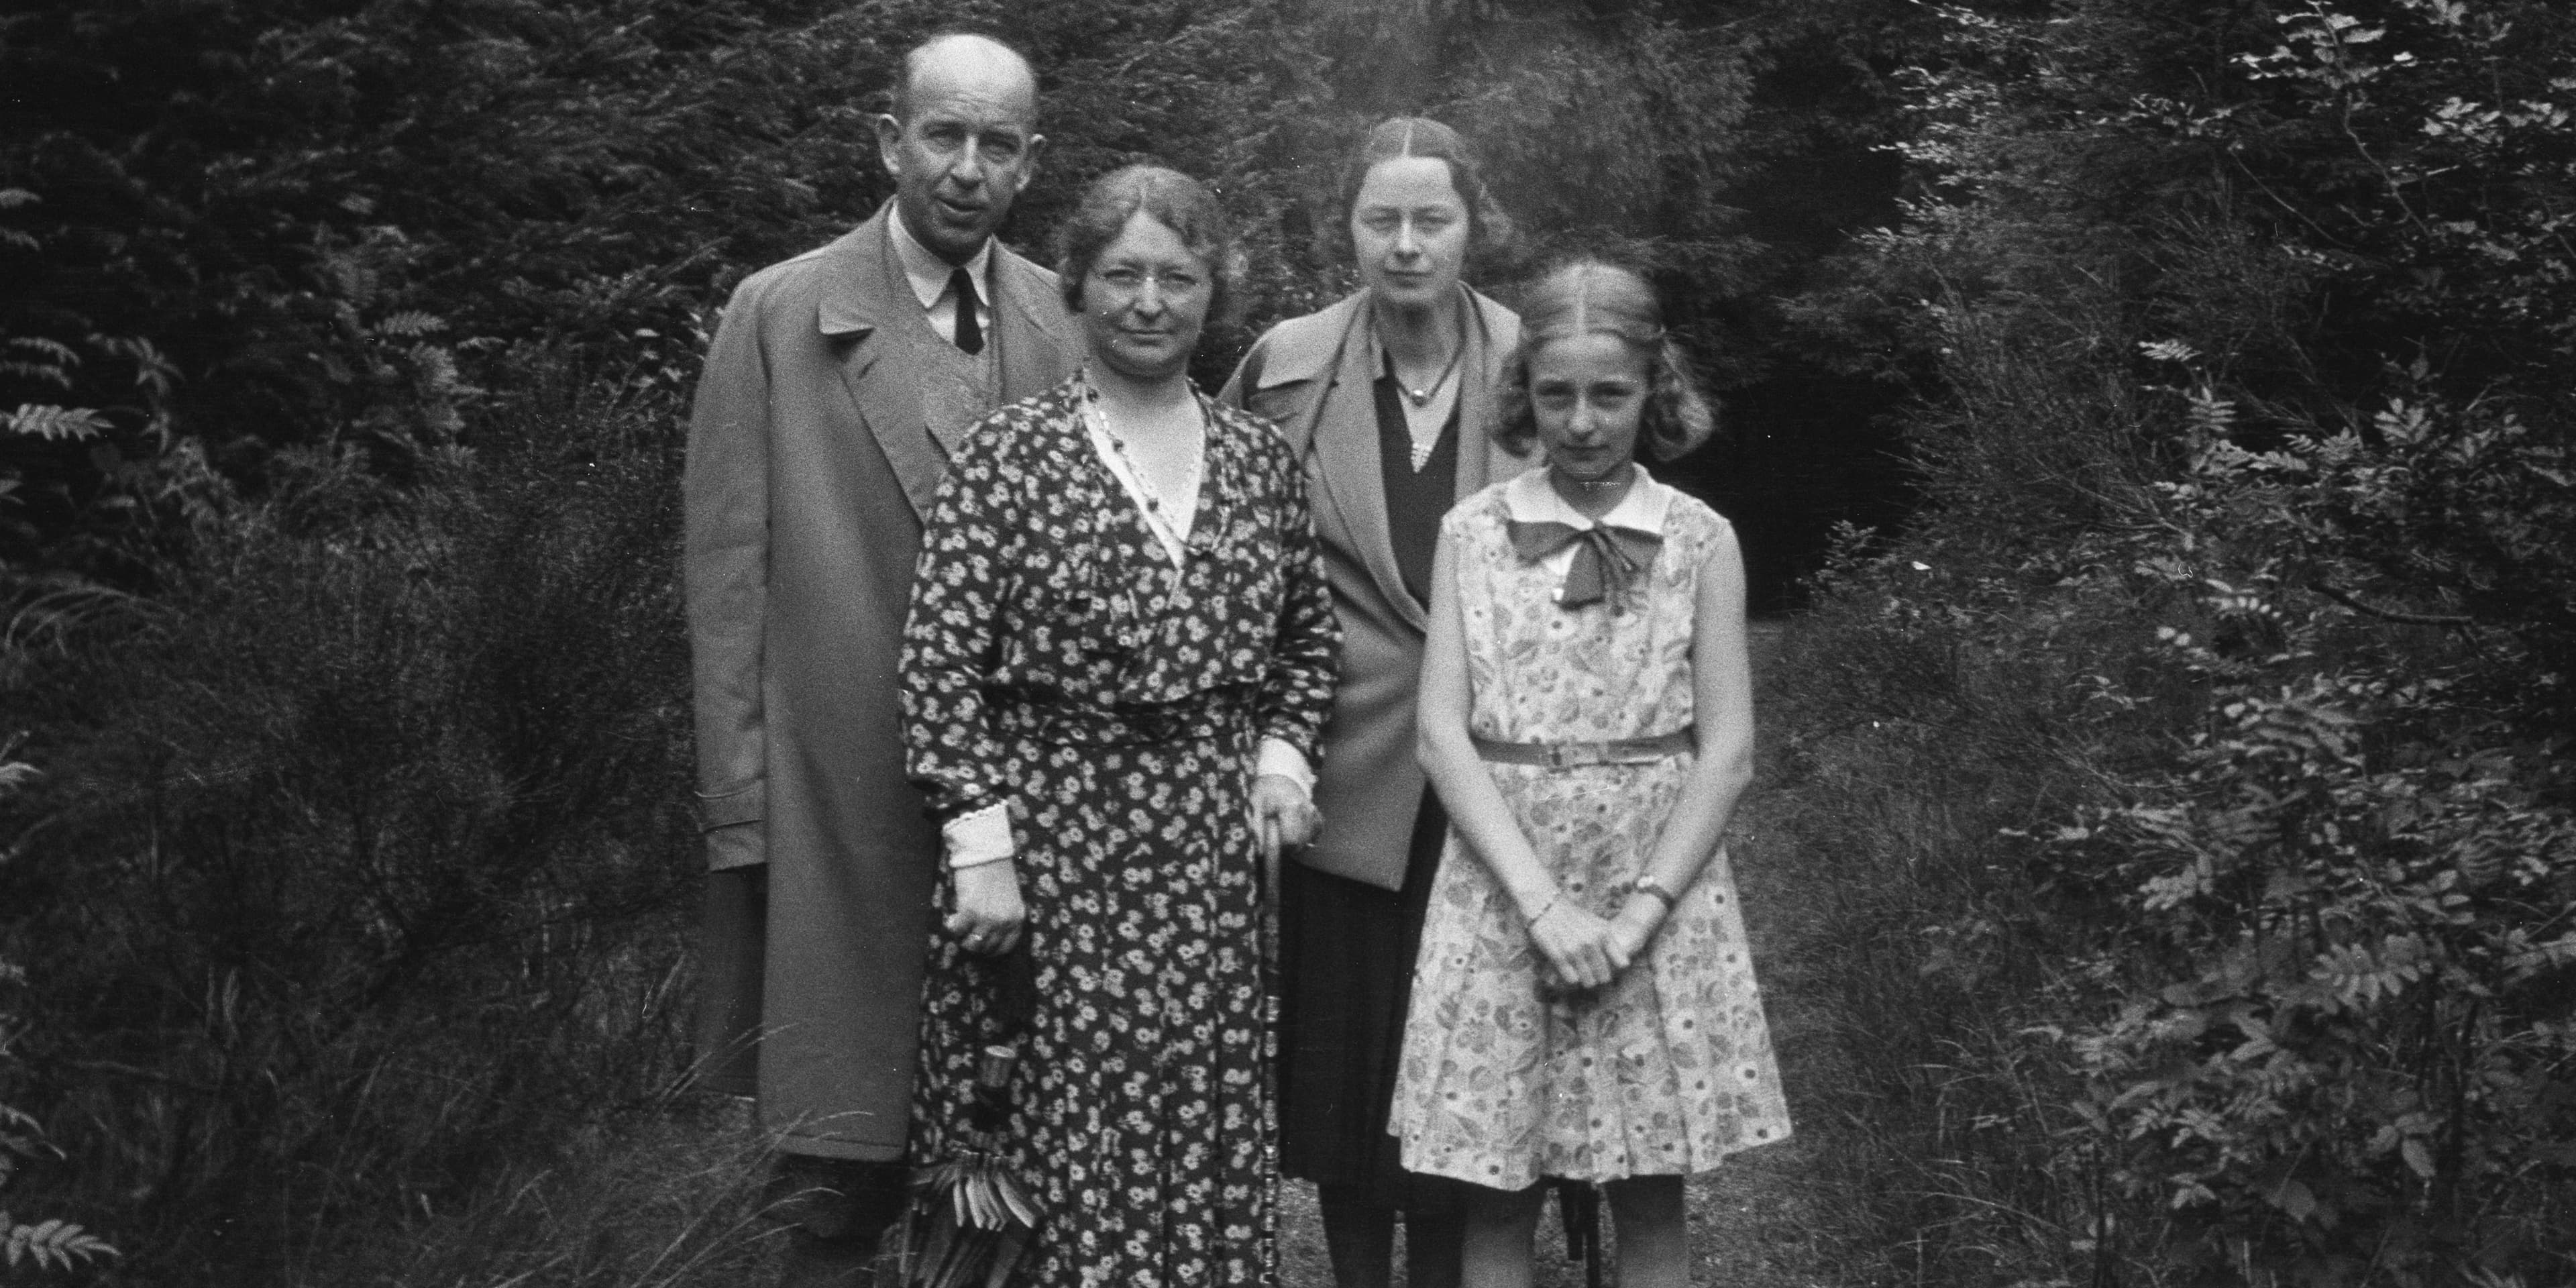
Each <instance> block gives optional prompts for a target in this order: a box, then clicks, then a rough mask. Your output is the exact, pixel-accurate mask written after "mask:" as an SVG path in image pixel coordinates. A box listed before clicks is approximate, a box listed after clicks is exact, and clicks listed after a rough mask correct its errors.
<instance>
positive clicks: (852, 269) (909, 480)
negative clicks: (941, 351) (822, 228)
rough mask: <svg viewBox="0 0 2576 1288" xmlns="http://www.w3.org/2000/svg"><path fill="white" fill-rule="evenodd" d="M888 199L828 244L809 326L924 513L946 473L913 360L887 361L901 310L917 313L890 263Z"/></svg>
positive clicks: (904, 338) (896, 343) (907, 337)
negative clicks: (827, 343)
mask: <svg viewBox="0 0 2576 1288" xmlns="http://www.w3.org/2000/svg"><path fill="white" fill-rule="evenodd" d="M892 210H893V206H892V205H890V204H889V205H885V206H880V207H878V208H877V213H876V216H875V217H874V218H872V219H870V220H868V221H867V222H866V223H864V224H861V225H859V226H858V227H857V228H854V229H852V230H851V231H850V232H849V233H848V234H847V235H846V236H844V237H842V238H841V240H839V241H837V242H834V243H833V244H832V247H831V249H830V250H829V251H827V252H826V254H827V255H829V256H830V260H831V267H830V270H829V273H830V276H829V279H828V281H827V282H826V283H825V285H824V288H823V295H822V301H821V303H820V304H819V305H818V306H817V307H816V310H815V326H816V328H817V329H819V330H821V331H822V333H823V334H824V335H826V336H829V337H831V339H832V340H833V342H834V348H835V349H836V350H837V351H838V353H839V355H840V367H841V387H842V389H844V390H845V391H847V392H848V394H849V396H850V407H851V410H852V411H853V412H855V413H857V415H858V418H859V423H860V424H862V425H864V426H866V427H867V430H868V432H869V433H870V434H872V435H874V436H875V437H876V440H877V446H878V448H879V449H881V450H883V451H884V452H885V458H886V463H887V464H888V465H890V466H892V467H893V469H894V476H895V479H896V480H897V481H898V482H900V483H902V484H903V495H904V499H905V500H906V501H909V502H911V503H912V511H913V513H914V514H915V515H917V516H918V515H927V514H929V513H930V501H931V498H932V497H933V496H934V495H936V494H937V493H938V491H939V477H940V475H941V474H942V473H944V472H946V470H947V468H948V465H947V459H946V457H945V456H944V455H943V454H942V453H941V451H940V448H939V445H938V444H937V443H935V442H933V441H932V440H931V437H930V430H929V425H928V422H927V420H926V419H925V418H924V417H923V415H922V412H921V389H920V385H919V382H918V381H916V380H914V379H912V377H911V374H910V368H911V366H912V364H911V363H908V362H902V361H887V359H888V357H889V356H895V355H896V352H897V351H898V350H900V349H902V348H903V347H904V346H906V345H908V344H910V343H912V341H913V336H912V334H911V331H910V330H909V329H907V328H906V327H905V326H904V325H903V323H904V321H905V320H906V319H905V317H904V314H903V310H904V309H906V308H908V307H909V308H912V310H913V311H914V312H915V313H917V312H918V311H919V310H918V307H917V302H916V301H914V300H913V298H912V293H911V291H910V289H909V288H907V287H905V286H904V284H903V282H902V280H901V279H902V274H901V271H900V270H899V269H898V268H897V267H896V266H895V262H894V247H893V245H892V244H891V243H890V242H889V241H888V240H887V238H888V236H889V234H888V232H887V229H886V220H887V219H889V218H891V217H892V216H891V214H890V212H891V211H892Z"/></svg>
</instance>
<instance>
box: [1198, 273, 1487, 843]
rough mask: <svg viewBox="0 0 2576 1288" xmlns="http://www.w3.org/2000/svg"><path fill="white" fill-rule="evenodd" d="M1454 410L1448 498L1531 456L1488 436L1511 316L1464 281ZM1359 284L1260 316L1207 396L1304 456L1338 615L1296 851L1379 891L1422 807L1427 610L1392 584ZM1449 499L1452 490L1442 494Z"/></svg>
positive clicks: (1367, 313)
mask: <svg viewBox="0 0 2576 1288" xmlns="http://www.w3.org/2000/svg"><path fill="white" fill-rule="evenodd" d="M1460 289H1461V290H1464V291H1466V294H1467V298H1468V304H1469V307H1468V310H1467V317H1468V326H1467V352H1466V353H1465V354H1463V355H1462V356H1461V357H1460V358H1459V364H1458V365H1459V367H1460V369H1461V370H1462V371H1463V372H1464V373H1465V375H1466V380H1465V381H1464V384H1463V387H1462V389H1461V390H1460V404H1459V411H1458V487H1457V498H1464V497H1467V496H1471V495H1473V494H1474V493H1475V492H1477V491H1478V490H1479V489H1482V488H1483V487H1484V486H1485V485H1486V484H1488V483H1492V482H1495V481H1497V480H1499V479H1504V478H1508V477H1510V476H1512V475H1514V474H1518V473H1520V472H1521V471H1522V470H1525V469H1527V468H1529V467H1530V466H1531V465H1532V464H1534V463H1535V459H1536V458H1535V456H1531V457H1521V456H1515V455H1513V454H1512V453H1510V452H1507V451H1504V450H1503V448H1502V446H1501V445H1500V444H1498V443H1496V442H1494V440H1493V433H1492V429H1493V424H1494V416H1495V411H1494V390H1495V388H1496V387H1497V386H1498V384H1499V382H1500V380H1501V378H1502V369H1503V363H1504V362H1505V361H1506V360H1508V359H1509V358H1510V357H1511V353H1512V349H1513V348H1514V347H1515V346H1517V345H1518V344H1519V343H1520V335H1521V321H1520V317H1519V316H1518V315H1517V314H1514V313H1513V312H1512V311H1511V310H1510V309H1507V308H1504V307H1503V306H1502V305H1500V304H1497V303H1495V302H1494V301H1493V300H1491V299H1489V298H1487V297H1485V296H1484V295H1481V294H1478V293H1477V292H1475V291H1474V290H1471V289H1468V288H1464V287H1461V288H1460ZM1368 302H1369V295H1368V292H1367V291H1365V290H1363V291H1361V292H1360V293H1359V294H1357V295H1353V296H1351V297H1350V298H1348V299H1345V300H1343V301H1342V302H1340V303H1339V304H1335V305H1333V306H1332V307H1331V308H1328V309H1325V310H1323V311H1322V312H1319V313H1310V314H1308V315H1306V316H1304V317H1301V318H1291V319H1289V320H1288V321H1285V322H1282V323H1280V324H1279V325H1277V326H1274V327H1272V328H1270V330H1269V331H1268V332H1267V333H1265V334H1264V335H1263V336H1262V337H1261V338H1260V339H1259V340H1257V341H1254V342H1253V346H1252V348H1251V350H1250V351H1249V352H1247V353H1245V354H1244V356H1243V362H1242V363H1241V365H1239V366H1237V367H1236V368H1235V372H1234V378H1233V379H1232V380H1229V381H1227V382H1226V386H1225V391H1224V392H1223V393H1221V394H1219V395H1218V398H1219V399H1220V400H1221V401H1225V402H1230V403H1233V404H1234V405H1236V406H1238V407H1243V408H1246V409H1248V410H1250V411H1252V412H1253V413H1255V414H1257V415H1260V416H1262V417H1265V418H1267V419H1268V420H1270V421H1271V422H1272V423H1274V424H1276V425H1277V426H1278V427H1279V431H1280V432H1281V433H1282V434H1284V435H1286V436H1287V438H1288V441H1289V444H1290V445H1291V446H1292V447H1294V448H1296V449H1297V451H1298V453H1299V455H1300V457H1301V458H1302V459H1303V460H1304V461H1305V464H1306V481H1307V491H1308V495H1309V498H1310V500H1311V501H1312V502H1313V505H1314V510H1315V535H1316V536H1317V537H1318V538H1320V539H1321V541H1322V544H1323V548H1324V575H1325V577H1326V578H1327V579H1328V580H1329V581H1331V583H1332V587H1333V610H1334V611H1335V612H1336V613H1337V614H1339V615H1340V617H1341V619H1342V659H1341V667H1340V677H1341V678H1340V687H1339V688H1338V689H1337V690H1336V691H1335V693H1334V696H1333V717H1332V722H1331V723H1330V724H1328V725H1326V726H1325V728H1324V754H1323V763H1322V764H1321V765H1319V766H1318V767H1317V769H1316V780H1315V805H1316V807H1317V808H1318V809H1320V810H1322V811H1323V814H1324V826H1323V830H1322V831H1320V832H1319V833H1317V834H1316V837H1315V840H1314V843H1313V844H1311V845H1309V846H1307V847H1306V848H1305V849H1304V850H1303V851H1301V852H1300V853H1299V856H1298V857H1299V858H1300V859H1301V860H1302V861H1303V862H1304V863H1305V864H1306V865H1307V866H1308V867H1312V868H1316V869H1318V870H1321V871H1324V872H1330V873H1333V874H1334V875H1336V876H1344V877H1349V878H1351V879H1353V880H1355V881H1365V882H1367V883H1368V884H1370V885H1374V886H1379V887H1382V888H1384V889H1388V890H1398V889H1402V888H1403V886H1404V868H1405V847H1406V844H1407V842H1409V841H1410V840H1411V838H1412V835H1413V819H1414V814H1415V812H1416V811H1418V810H1419V809H1420V808H1421V806H1422V791H1423V785H1424V782H1425V776H1424V774H1423V772H1422V766H1421V765H1420V764H1419V763H1417V762H1416V761H1415V759H1414V750H1413V699H1414V691H1415V689H1416V688H1417V686H1418V681H1419V678H1420V675H1421V672H1422V641H1423V632H1424V630H1425V629H1426V627H1427V624H1428V622H1429V620H1430V615H1429V608H1428V606H1426V605H1425V604H1423V603H1422V601H1420V600H1418V599H1415V598H1414V597H1413V594H1412V592H1410V591H1408V590H1406V589H1405V588H1404V576H1403V574H1402V573H1401V572H1399V571H1398V570H1397V568H1396V563H1395V546H1394V544H1393V542H1392V541H1391V540H1390V539H1389V538H1388V536H1387V516H1386V487H1385V482H1384V477H1385V476H1384V475H1383V473H1382V472H1381V470H1382V466H1381V464H1380V461H1379V453H1378V426H1377V401H1376V394H1375V392H1374V389H1373V382H1374V381H1375V380H1376V379H1377V376H1378V358H1377V354H1378V346H1377V333H1376V327H1375V326H1374V325H1373V323H1372V321H1371V318H1372V311H1371V309H1370V308H1369V306H1368ZM1453 499H1455V498H1453Z"/></svg>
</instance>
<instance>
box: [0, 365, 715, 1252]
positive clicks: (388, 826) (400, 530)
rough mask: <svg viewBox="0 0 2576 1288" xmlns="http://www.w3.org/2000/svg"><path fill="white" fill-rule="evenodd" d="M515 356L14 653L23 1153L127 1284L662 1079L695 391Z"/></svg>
mask: <svg viewBox="0 0 2576 1288" xmlns="http://www.w3.org/2000/svg"><path fill="white" fill-rule="evenodd" d="M528 383H529V392H527V393H525V394H522V395H519V396H516V397H514V398H512V399H511V400H510V401H509V402H508V403H506V404H505V405H502V406H499V407H497V408H494V409H493V410H492V411H491V412H490V413H489V414H488V415H487V416H485V417H484V418H482V420H481V421H480V422H479V423H478V424H477V425H476V426H475V427H474V431H473V435H472V441H473V442H475V443H476V444H477V446H476V447H475V448H473V449H472V450H470V451H467V450H452V451H447V452H443V453H439V454H436V455H433V456H430V457H428V458H425V459H424V460H423V461H422V462H421V465H420V478H419V479H418V480H416V482H415V484H414V486H412V487H410V488H408V489H405V490H403V491H402V492H400V493H395V492H391V491H387V490H384V489H382V488H371V487H369V486H366V485H364V483H363V479H362V476H360V475H359V474H358V473H357V472H356V471H354V470H353V469H350V468H346V467H344V465H343V458H341V457H338V456H335V455H333V454H331V453H329V452H317V453H314V454H311V455H309V456H306V457H304V458H302V459H301V460H300V461H299V462H298V463H297V464H296V467H295V469H293V470H291V471H289V472H287V473H285V474H283V475H281V476H280V477H278V478H276V479H274V480H272V484H271V486H270V488H269V491H268V493H267V495H266V496H265V497H263V498H261V499H258V500H241V499H239V498H232V499H229V500H227V501H226V503H225V504H226V510H225V513H224V515H223V518H222V522H220V523H218V524H215V525H211V526H210V528H209V529H208V530H207V531H206V532H205V533H203V534H202V535H201V538H200V540H199V542H198V545H197V547H196V549H195V550H194V551H193V552H192V557H191V558H190V559H188V560H187V561H186V562H185V563H184V564H183V565H179V566H175V567H173V568H170V569H168V570H167V574H166V576H167V582H168V589H167V591H166V593H165V594H163V595H162V596H161V597H160V601H159V607H158V608H157V609H156V610H155V611H153V612H151V613H149V614H148V615H142V616H139V617H134V618H130V619H108V620H102V621H100V622H98V623H95V624H93V625H92V626H90V627H88V628H86V630H87V634H86V635H84V636H83V637H82V638H80V639H78V640H77V641H76V646H75V647H70V648H66V649H63V650H61V651H48V652H45V653H43V654H42V655H40V656H35V657H32V658H23V657H22V659H21V660H22V665H21V666H20V667H18V668H16V673H15V674H14V675H13V676H12V679H13V680H15V681H16V683H15V684H14V686H13V689H14V691H13V692H12V693H10V695H9V697H10V707H11V709H12V710H13V712H18V713H23V715H18V716H13V722H15V721H19V720H23V722H24V725H25V727H27V728H29V729H30V730H31V731H32V737H31V738H30V739H29V740H28V742H27V745H26V746H25V748H24V749H23V751H22V752H21V755H22V756H23V757H24V758H26V759H28V760H29V761H31V762H33V763H35V764H36V765H38V767H39V768H41V769H42V770H43V771H44V777H43V778H41V779H39V780H38V781H37V782H36V783H35V784H34V785H33V787H32V788H31V789H30V790H29V791H28V792H26V793H25V794H24V795H22V796H21V797H19V798H18V799H16V800H13V801H11V802H9V803H8V806H7V808H8V812H9V813H8V818H7V819H6V820H5V823H6V835H7V836H9V837H10V838H12V840H13V844H14V847H15V849H14V857H13V858H12V859H11V860H10V869H9V872H8V876H9V878H10V881H11V885H12V889H13V891H14V893H13V897H12V898H11V899H10V900H9V901H8V905H7V908H6V910H5V912H0V958H6V959H14V960H18V961H23V962H27V963H30V964H33V965H35V966H36V967H37V970H36V971H35V972H34V974H33V977H32V983H31V989H30V993H29V1006H28V1007H27V1009H26V1019H27V1023H28V1033H27V1036H26V1037H25V1039H24V1040H23V1041H21V1042H20V1043H19V1044H18V1046H17V1048H16V1050H15V1052H14V1055H15V1057H16V1059H18V1060H19V1061H21V1062H23V1066H24V1068H25V1070H26V1072H27V1075H28V1076H29V1078H30V1087H29V1093H30V1094H29V1096H28V1099H27V1101H26V1102H24V1103H26V1106H27V1107H28V1108H29V1109H30V1110H32V1111H34V1112H36V1113H38V1114H39V1116H40V1117H41V1118H42V1119H43V1120H44V1121H45V1122H46V1123H47V1124H48V1126H49V1127H50V1129H51V1130H52V1132H53V1134H54V1138H55V1140H56V1142H57V1143H58V1144H59V1145H61V1147H62V1148H63V1150H64V1152H65V1158H64V1161H63V1162H62V1163H60V1164H59V1165H56V1166H52V1167H46V1168H40V1169H36V1171H35V1173H34V1174H33V1175H32V1176H31V1177H30V1178H29V1179H30V1181H31V1183H32V1184H34V1185H35V1186H38V1187H40V1188H41V1190H42V1191H43V1192H46V1193H49V1194H51V1195H55V1196H58V1197H59V1200H60V1202H59V1205H58V1206H60V1207H61V1208H62V1210H64V1211H66V1212H67V1213H70V1214H74V1215H76V1216H77V1217H78V1218H79V1219H81V1220H83V1221H84V1223H85V1224H88V1225H89V1226H91V1227H92V1228H93V1229H100V1230H106V1231H110V1232H112V1233H113V1234H114V1235H115V1237H116V1239H117V1241H118V1243H119V1244H120V1246H121V1247H123V1248H124V1249H126V1251H127V1253H128V1256H127V1259H126V1261H125V1262H124V1263H123V1265H122V1266H120V1267H118V1268H117V1269H115V1270H114V1271H112V1272H111V1275H110V1277H111V1278H112V1279H113V1281H115V1282H131V1283H162V1282H169V1283H179V1282H189V1283H201V1282H245V1281H270V1282H295V1281H297V1280H298V1278H299V1270H298V1268H299V1267H302V1266H306V1265H312V1264H319V1263H321V1262H323V1261H328V1260H332V1259H335V1258H336V1257H337V1256H338V1255H339V1254H338V1253H337V1252H336V1251H334V1249H335V1247H336V1246H337V1245H339V1244H341V1243H343V1242H344V1241H347V1240H350V1239H352V1238H353V1237H363V1236H364V1232H365V1231H367V1230H368V1229H370V1228H372V1227H373V1226H374V1225H375V1224H376V1223H377V1222H380V1221H381V1220H383V1219H384V1214H385V1213H387V1212H392V1211H420V1212H433V1213H434V1212H436V1211H438V1210H440V1208H441V1207H442V1205H444V1204H447V1203H449V1202H451V1201H452V1200H453V1199H454V1198H455V1197H456V1196H462V1195H467V1194H471V1193H477V1192H480V1190H481V1189H482V1188H483V1187H486V1186H488V1184H489V1183H490V1182H491V1181H492V1180H493V1178H495V1177H498V1176H505V1175H513V1174H518V1173H516V1172H514V1169H524V1168H525V1167H526V1166H527V1163H526V1160H527V1159H528V1158H530V1157H531V1156H535V1157H545V1156H547V1155H548V1154H549V1153H550V1152H551V1151H552V1150H554V1149H555V1148H558V1147H559V1142H562V1141H565V1140H567V1139H569V1138H574V1137H578V1136H579V1135H580V1133H583V1132H586V1131H599V1130H605V1129H606V1127H607V1125H609V1124H614V1123H617V1122H620V1121H621V1115H624V1116H629V1117H631V1116H633V1115H634V1114H635V1113H636V1111H639V1110H645V1109H650V1108H654V1107H658V1106H661V1105H663V1104H664V1103H665V1102H666V1101H667V1100H668V1098H669V1097H670V1096H671V1095H672V1094H673V1092H674V1089H675V1088H676V1087H677V1086H679V1085H680V1082H681V1078H682V1073H683V1070H682V1069H681V1067H680V1061H681V1060H682V1059H683V1052H682V1045H681V1034H682V1029H683V1026H682V1025H681V1023H680V1022H679V1016H680V1013H681V1011H682V1009H683V1003H684V1002H685V1001H686V998H687V994H688V988H687V981H686V978H685V974H686V972H685V966H684V962H685V954H684V952H683V938H682V925H681V918H680V915H679V912H678V905H679V902H680V898H679V896H680V895H681V893H682V892H683V891H684V890H685V889H686V888H687V883H688V881H689V878H690V876H691V874H692V847H691V846H690V844H689V837H690V835H691V832H690V829H689V827H688V826H687V824H686V821H685V819H684V817H683V804H682V803H683V802H684V801H685V800H686V785H687V781H688V780H687V775H686V772H685V759H684V756H685V720H684V714H685V705H684V702H685V694H686V687H685V686H686V676H685V668H684V666H683V663H682V655H681V649H682V643H681V634H680V631H679V629H678V621H677V614H676V609H675V602H676V596H675V593H674V587H673V578H674V567H675V563H674V559H673V548H672V543H673V541H674V535H673V534H675V533H676V531H677V523H676V514H675V509H676V505H675V494H676V489H675V487H674V486H673V484H674V480H675V478H676V471H677V463H678V452H679V434H678V430H677V427H676V420H675V417H674V416H673V415H672V414H671V409H670V408H668V407H667V406H664V405H660V404H656V403H652V402H646V401H637V400H632V399H624V398H620V397H618V396H617V395H615V394H614V393H613V392H611V388H610V386H607V385H605V384H599V383H592V382H586V381H584V380H583V379H581V378H579V377H578V375H577V374H575V373H572V372H568V371H561V370H551V369H547V368H545V367H544V366H543V365H542V364H539V365H538V366H537V367H536V368H535V369H534V370H533V371H532V373H531V379H530V381H529V382H528Z"/></svg>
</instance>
